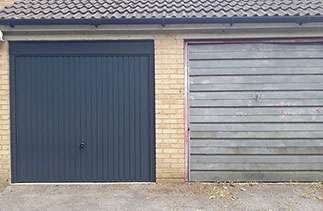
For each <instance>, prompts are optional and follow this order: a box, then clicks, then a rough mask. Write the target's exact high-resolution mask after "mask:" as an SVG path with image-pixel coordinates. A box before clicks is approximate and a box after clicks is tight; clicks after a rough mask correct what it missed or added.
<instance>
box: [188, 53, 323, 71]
mask: <svg viewBox="0 0 323 211" xmlns="http://www.w3.org/2000/svg"><path fill="white" fill-rule="evenodd" d="M320 56H321V57H323V55H320ZM322 65H323V59H310V58H307V59H259V60H257V59H246V60H203V61H201V60H197V61H190V64H189V67H190V69H195V68H196V69H197V68H198V69H214V68H228V69H230V68H239V67H243V68H258V67H260V68H262V67H266V68H272V67H273V68H286V67H289V68H290V67H297V68H300V67H311V68H313V67H317V68H320V67H322Z"/></svg>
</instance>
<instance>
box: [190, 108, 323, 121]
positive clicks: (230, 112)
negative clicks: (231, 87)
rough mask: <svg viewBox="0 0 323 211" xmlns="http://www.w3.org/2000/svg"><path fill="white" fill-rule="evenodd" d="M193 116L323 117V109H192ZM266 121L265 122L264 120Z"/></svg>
mask: <svg viewBox="0 0 323 211" xmlns="http://www.w3.org/2000/svg"><path fill="white" fill-rule="evenodd" d="M190 114H191V116H204V115H205V116H209V115H213V116H234V115H236V116H245V117H246V118H247V117H248V116H249V115H251V116H260V115H261V116H263V115H272V116H275V115H278V116H298V115H323V107H285V108H281V107H262V108H248V107H247V108H230V107H228V108H190ZM264 121H265V120H264Z"/></svg>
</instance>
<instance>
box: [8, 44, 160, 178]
mask: <svg viewBox="0 0 323 211" xmlns="http://www.w3.org/2000/svg"><path fill="white" fill-rule="evenodd" d="M103 44H107V43H103ZM108 44H109V43H108ZM127 44H129V43H127ZM43 45H44V46H46V43H44V44H43ZM78 45H82V43H78ZM96 45H97V44H95V43H94V46H96ZM150 45H152V43H150ZM31 46H32V45H31ZM130 46H131V43H130ZM18 47H19V46H18ZM18 47H17V48H18ZM107 47H109V45H108V46H107ZM133 47H135V46H133ZM84 51H85V52H84V53H83V54H84V55H77V54H79V52H78V53H69V54H70V55H64V52H62V54H63V55H59V54H57V55H19V53H17V54H16V55H15V56H14V58H12V59H13V60H14V61H13V62H12V64H13V65H14V70H13V69H12V70H13V71H14V74H15V79H14V94H15V107H14V109H15V115H14V117H15V135H16V136H15V143H14V144H13V151H14V156H15V158H14V160H13V161H14V162H13V169H14V172H13V180H14V182H106V181H154V180H155V174H154V171H155V169H154V163H155V161H154V107H153V106H154V95H153V91H152V90H153V82H152V81H153V67H152V56H151V55H149V54H143V53H141V52H139V53H138V55H134V54H133V53H131V54H130V53H129V54H127V52H123V53H122V54H123V55H121V54H117V55H113V52H111V53H110V54H111V55H110V54H109V55H102V54H100V55H99V54H98V55H93V54H91V53H88V54H87V51H86V50H84ZM99 53H101V52H99ZM103 53H104V52H103ZM108 53H109V52H108ZM73 54H74V55H73ZM86 54H87V55H86ZM82 143H84V144H85V146H84V147H83V148H82V147H81V146H80V144H82Z"/></svg>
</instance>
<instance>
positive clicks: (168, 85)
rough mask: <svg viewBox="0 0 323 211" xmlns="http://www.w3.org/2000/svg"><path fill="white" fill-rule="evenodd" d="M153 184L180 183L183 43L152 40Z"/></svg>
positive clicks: (182, 171) (182, 167)
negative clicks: (154, 146)
mask: <svg viewBox="0 0 323 211" xmlns="http://www.w3.org/2000/svg"><path fill="white" fill-rule="evenodd" d="M155 87H156V91H155V92H156V177H157V182H184V181H185V165H184V40H182V39H179V40H178V39H176V38H175V36H174V35H167V36H166V38H165V39H158V40H155Z"/></svg>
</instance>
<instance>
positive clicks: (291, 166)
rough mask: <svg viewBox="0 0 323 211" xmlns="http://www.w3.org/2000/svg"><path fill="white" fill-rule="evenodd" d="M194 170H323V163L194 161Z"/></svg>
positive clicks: (191, 166)
mask: <svg viewBox="0 0 323 211" xmlns="http://www.w3.org/2000/svg"><path fill="white" fill-rule="evenodd" d="M190 169H191V170H193V171H199V170H200V171H201V170H208V171H230V170H234V171H248V170H249V171H266V170H267V171H268V170H269V171H274V170H280V171H282V170H285V171H300V170H309V171H322V170H323V163H269V164H268V163H192V164H191V165H190Z"/></svg>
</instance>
